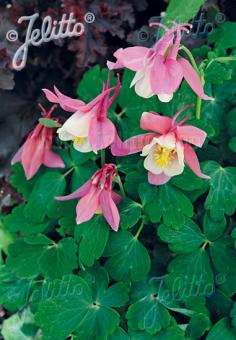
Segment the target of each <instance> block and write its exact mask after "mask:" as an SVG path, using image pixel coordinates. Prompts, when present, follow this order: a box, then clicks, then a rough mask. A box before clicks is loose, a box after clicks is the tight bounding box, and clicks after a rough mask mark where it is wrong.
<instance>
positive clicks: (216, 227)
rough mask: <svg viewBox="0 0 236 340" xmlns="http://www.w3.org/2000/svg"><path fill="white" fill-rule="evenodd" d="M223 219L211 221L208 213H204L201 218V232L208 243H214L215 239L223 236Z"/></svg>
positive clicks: (224, 220)
mask: <svg viewBox="0 0 236 340" xmlns="http://www.w3.org/2000/svg"><path fill="white" fill-rule="evenodd" d="M226 223H227V221H226V219H225V217H224V218H222V220H219V221H213V220H212V219H211V217H210V214H209V212H206V213H205V215H204V218H203V230H204V234H205V235H206V238H207V239H208V240H210V241H215V240H216V239H217V238H219V237H220V236H222V235H223V233H224V230H225V227H226Z"/></svg>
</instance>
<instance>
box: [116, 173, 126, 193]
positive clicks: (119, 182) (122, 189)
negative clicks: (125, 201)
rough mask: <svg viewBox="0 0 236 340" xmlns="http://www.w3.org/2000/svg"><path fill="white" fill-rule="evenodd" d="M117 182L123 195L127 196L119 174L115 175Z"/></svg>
mask: <svg viewBox="0 0 236 340" xmlns="http://www.w3.org/2000/svg"><path fill="white" fill-rule="evenodd" d="M115 182H116V183H117V184H118V185H119V187H120V192H121V194H122V196H123V197H125V196H126V195H125V190H124V186H123V183H122V181H121V179H120V176H119V175H118V174H117V175H116V177H115Z"/></svg>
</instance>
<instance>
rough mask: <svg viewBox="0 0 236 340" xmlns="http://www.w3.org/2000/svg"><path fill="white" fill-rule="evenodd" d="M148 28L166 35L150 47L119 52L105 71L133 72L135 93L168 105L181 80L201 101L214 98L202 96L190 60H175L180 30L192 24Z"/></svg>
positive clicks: (201, 89)
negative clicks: (126, 70)
mask: <svg viewBox="0 0 236 340" xmlns="http://www.w3.org/2000/svg"><path fill="white" fill-rule="evenodd" d="M172 23H174V22H172ZM151 25H152V26H153V25H158V26H161V27H162V28H164V29H165V31H166V32H165V34H164V35H163V37H162V38H161V39H160V40H159V41H157V43H156V44H155V45H154V46H153V47H152V48H147V47H141V46H135V47H128V48H125V49H123V48H120V49H118V50H117V51H116V52H115V53H114V57H115V58H116V59H117V61H116V63H112V62H110V61H108V62H107V66H108V68H109V69H111V70H113V69H117V68H121V67H127V68H128V69H130V70H132V71H136V73H135V76H134V78H133V80H132V83H131V86H133V85H135V91H136V93H137V94H138V95H139V96H141V97H144V98H149V97H151V96H153V95H154V94H156V95H157V96H158V98H159V99H160V100H161V101H163V102H168V101H170V100H171V99H172V97H173V94H174V92H175V91H176V90H177V89H178V88H179V86H180V84H181V82H182V80H183V78H184V79H185V80H186V81H187V83H188V84H189V86H190V87H191V88H192V89H193V91H194V92H195V93H196V94H197V95H198V96H199V97H200V98H202V99H205V100H212V99H213V98H211V97H208V96H207V95H206V94H205V93H204V90H203V86H202V84H201V80H200V77H199V75H198V74H197V72H196V71H195V70H194V68H193V67H192V66H191V64H190V63H189V61H188V60H186V59H184V58H178V59H177V55H178V51H179V46H180V41H181V31H186V32H189V31H188V29H187V27H191V25H190V24H187V23H183V24H176V23H174V25H173V27H172V28H167V27H166V26H164V25H162V24H160V23H152V24H151ZM174 33H176V37H175V34H174Z"/></svg>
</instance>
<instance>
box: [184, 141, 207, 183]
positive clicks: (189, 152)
mask: <svg viewBox="0 0 236 340" xmlns="http://www.w3.org/2000/svg"><path fill="white" fill-rule="evenodd" d="M184 161H185V163H186V164H187V165H188V166H189V167H190V169H191V170H192V171H193V172H194V173H195V174H196V175H197V176H198V177H201V178H205V179H209V178H210V177H209V176H207V175H204V174H203V173H202V172H201V169H200V164H199V160H198V158H197V155H196V152H195V151H194V149H193V148H192V146H191V145H189V144H184Z"/></svg>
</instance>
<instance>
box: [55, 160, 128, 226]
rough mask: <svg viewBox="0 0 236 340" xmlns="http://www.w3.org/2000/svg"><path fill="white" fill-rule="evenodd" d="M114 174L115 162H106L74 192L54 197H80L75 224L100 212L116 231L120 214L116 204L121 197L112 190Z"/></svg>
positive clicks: (61, 198) (67, 198)
mask: <svg viewBox="0 0 236 340" xmlns="http://www.w3.org/2000/svg"><path fill="white" fill-rule="evenodd" d="M115 174H116V166H115V164H106V165H105V166H104V167H103V168H102V169H100V170H98V171H96V172H95V174H94V175H93V176H92V178H91V179H89V180H88V181H87V182H86V183H85V184H84V185H82V186H81V187H80V188H79V189H77V190H76V191H75V192H74V193H72V194H71V195H68V196H60V197H56V199H57V200H59V201H67V200H71V199H75V198H81V199H80V201H79V202H78V204H77V207H76V214H77V217H76V222H77V224H80V223H83V222H86V221H89V220H90V219H91V218H92V217H93V215H94V214H96V213H100V212H102V213H103V215H104V217H105V219H106V221H107V223H108V224H109V225H110V226H111V228H112V229H113V230H115V231H117V230H118V228H119V222H120V215H119V211H118V209H117V207H116V204H118V203H119V202H120V201H121V200H122V197H121V196H120V195H118V194H117V193H115V192H114V191H113V190H112V180H113V177H114V176H115Z"/></svg>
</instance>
